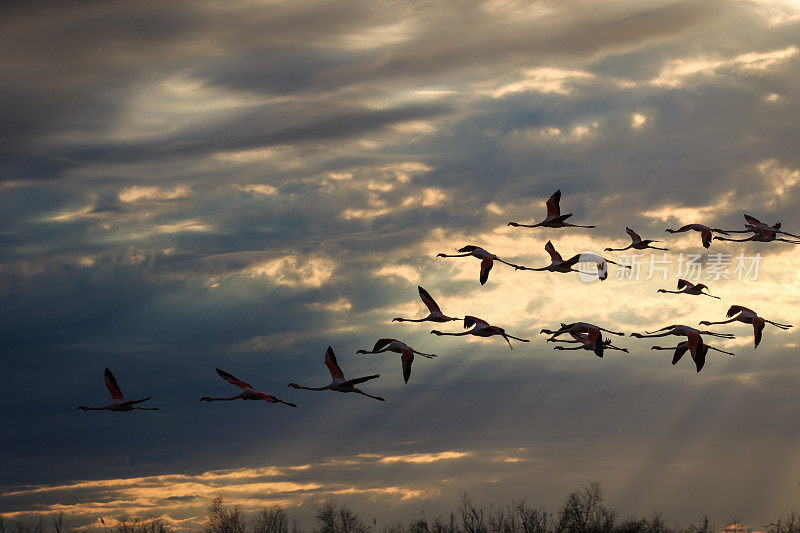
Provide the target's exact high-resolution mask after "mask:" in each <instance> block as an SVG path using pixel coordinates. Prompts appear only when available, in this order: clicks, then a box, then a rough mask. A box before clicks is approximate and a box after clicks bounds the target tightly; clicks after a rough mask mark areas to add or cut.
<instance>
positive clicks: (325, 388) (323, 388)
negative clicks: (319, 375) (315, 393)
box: [297, 385, 331, 390]
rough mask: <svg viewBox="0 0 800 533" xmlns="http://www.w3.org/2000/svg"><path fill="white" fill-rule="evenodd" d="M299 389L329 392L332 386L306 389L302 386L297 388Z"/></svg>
mask: <svg viewBox="0 0 800 533" xmlns="http://www.w3.org/2000/svg"><path fill="white" fill-rule="evenodd" d="M297 388H298V389H305V390H328V389H330V388H331V386H330V385H325V386H324V387H304V386H302V385H298V386H297Z"/></svg>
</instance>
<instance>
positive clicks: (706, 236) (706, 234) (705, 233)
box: [665, 224, 728, 248]
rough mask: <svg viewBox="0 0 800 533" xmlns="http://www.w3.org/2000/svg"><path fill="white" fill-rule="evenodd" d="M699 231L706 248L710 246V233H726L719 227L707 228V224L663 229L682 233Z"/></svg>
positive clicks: (668, 231) (726, 233)
mask: <svg viewBox="0 0 800 533" xmlns="http://www.w3.org/2000/svg"><path fill="white" fill-rule="evenodd" d="M689 230H694V231H699V232H700V237H701V238H702V240H703V247H704V248H708V247H709V246H711V240H712V239H711V237H712V233H722V234H723V235H728V232H727V231H725V230H722V229H719V228H709V227H708V226H704V225H703V224H686V225H685V226H681V227H680V228H678V229H667V230H665V231H666V232H667V233H683V232H684V231H689Z"/></svg>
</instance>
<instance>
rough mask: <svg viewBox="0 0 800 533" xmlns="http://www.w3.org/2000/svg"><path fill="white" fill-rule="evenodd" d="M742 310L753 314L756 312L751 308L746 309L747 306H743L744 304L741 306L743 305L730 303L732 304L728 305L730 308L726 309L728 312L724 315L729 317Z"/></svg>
mask: <svg viewBox="0 0 800 533" xmlns="http://www.w3.org/2000/svg"><path fill="white" fill-rule="evenodd" d="M742 311H749V312H751V313H753V314H754V315H755V314H756V312H755V311H753V310H752V309H748V308H747V307H745V306H743V305H732V306H731V307H730V309H728V313H727V315H726V316H727V317H728V318H730V317H732V316H733V315H736V314H739V313H741V312H742Z"/></svg>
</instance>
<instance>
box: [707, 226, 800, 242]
mask: <svg viewBox="0 0 800 533" xmlns="http://www.w3.org/2000/svg"><path fill="white" fill-rule="evenodd" d="M751 231H752V232H753V235H751V236H750V237H748V238H746V239H726V238H725V237H714V239H715V240H718V241H730V242H747V241H753V242H772V241H780V242H788V243H789V244H800V241H793V240H791V239H782V238H779V237H778V233H783V232H779V231H778V230H776V229H774V228H771V227H762V228H757V229H755V228H754V229H752V230H746V231H741V232H734V233H749V232H751ZM787 235H790V234H787Z"/></svg>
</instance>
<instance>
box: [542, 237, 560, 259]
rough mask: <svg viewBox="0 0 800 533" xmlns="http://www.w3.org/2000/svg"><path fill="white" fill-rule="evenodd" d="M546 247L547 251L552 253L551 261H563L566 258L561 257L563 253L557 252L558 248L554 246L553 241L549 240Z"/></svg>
mask: <svg viewBox="0 0 800 533" xmlns="http://www.w3.org/2000/svg"><path fill="white" fill-rule="evenodd" d="M544 249H545V251H547V253H548V254H550V260H551V261H563V260H564V259H563V258H562V257H561V254H560V253H558V252H556V249H555V247H554V246H553V243H552V242H550V241H547V244H545V245H544Z"/></svg>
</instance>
